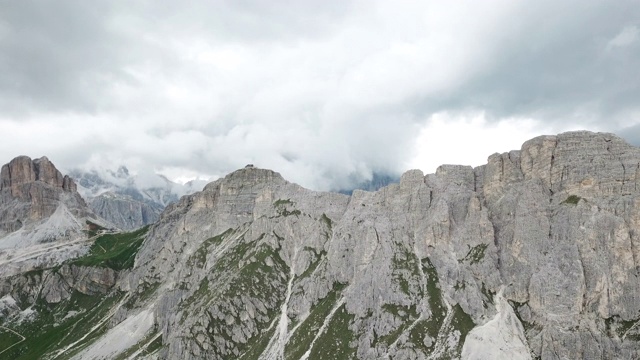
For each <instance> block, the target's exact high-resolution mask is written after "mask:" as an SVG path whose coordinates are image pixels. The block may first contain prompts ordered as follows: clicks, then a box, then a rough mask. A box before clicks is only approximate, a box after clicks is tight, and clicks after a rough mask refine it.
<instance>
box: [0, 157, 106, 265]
mask: <svg viewBox="0 0 640 360" xmlns="http://www.w3.org/2000/svg"><path fill="white" fill-rule="evenodd" d="M0 179H1V182H0V276H6V275H8V274H15V273H18V272H20V271H27V270H30V269H31V268H33V267H36V266H39V265H42V264H55V263H57V262H59V261H60V260H61V259H66V258H69V257H73V256H78V254H79V253H81V252H82V251H83V249H84V250H86V248H87V246H88V244H86V241H87V234H86V232H85V230H86V229H88V221H89V222H91V223H92V224H94V226H97V225H98V224H99V225H101V226H103V227H105V226H108V224H107V223H105V222H104V221H102V220H101V219H99V218H97V217H96V216H95V215H94V214H93V212H91V210H90V209H89V208H88V207H87V205H86V204H85V202H84V200H83V199H82V197H81V196H80V194H78V192H77V191H76V190H77V187H76V184H75V182H74V181H73V180H72V179H71V178H70V177H68V176H63V175H62V174H61V173H60V171H58V170H57V169H56V168H55V166H54V165H53V164H52V163H51V162H50V161H49V159H47V158H46V157H42V158H40V159H35V160H32V159H31V158H29V157H27V156H20V157H17V158H15V159H13V160H11V161H10V162H9V163H8V164H6V165H4V166H3V167H2V170H1V171H0Z"/></svg>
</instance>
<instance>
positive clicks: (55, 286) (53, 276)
mask: <svg viewBox="0 0 640 360" xmlns="http://www.w3.org/2000/svg"><path fill="white" fill-rule="evenodd" d="M117 275H118V273H117V272H116V271H115V270H113V269H110V268H106V267H100V268H98V267H88V266H76V265H62V266H60V267H59V268H53V269H45V270H35V271H30V272H27V273H24V274H20V275H15V276H12V277H8V278H5V279H2V280H0V294H2V295H1V296H0V297H5V296H10V297H11V298H13V299H16V300H17V301H18V302H19V304H18V305H19V306H21V307H23V308H26V307H28V306H30V305H33V304H35V303H36V302H37V300H43V301H46V303H48V304H57V303H59V302H61V301H64V300H68V299H69V298H71V295H72V294H73V293H74V292H78V293H81V294H84V295H89V296H95V295H106V294H107V293H108V292H109V290H111V289H112V288H113V286H114V285H115V284H116V279H117Z"/></svg>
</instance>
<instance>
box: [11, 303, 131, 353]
mask: <svg viewBox="0 0 640 360" xmlns="http://www.w3.org/2000/svg"><path fill="white" fill-rule="evenodd" d="M123 296H124V294H123V293H113V294H111V295H107V296H104V295H94V296H90V295H85V294H82V293H79V292H74V293H73V294H72V295H71V298H70V299H68V300H63V301H61V302H60V303H58V304H48V303H46V302H44V301H43V300H38V301H37V302H36V304H35V305H33V307H32V310H34V311H36V312H37V316H35V317H26V318H25V319H23V320H22V321H20V322H16V323H9V324H4V326H6V327H7V328H10V329H11V330H14V331H16V332H17V333H19V334H21V335H22V336H24V337H25V340H24V341H22V342H20V343H19V344H18V345H16V346H14V347H11V348H9V346H10V345H11V344H9V342H8V341H5V336H4V335H5V334H4V333H2V340H1V341H0V351H3V350H6V349H8V350H7V351H6V352H3V353H0V358H2V359H16V360H18V359H41V358H43V357H44V355H45V354H48V353H50V352H54V351H56V350H60V349H64V348H65V347H67V346H69V345H71V344H74V343H75V342H76V341H77V342H78V343H76V344H75V345H74V346H73V348H72V350H69V352H65V353H60V354H59V355H58V356H55V358H56V359H67V358H70V357H71V356H72V355H74V354H75V353H77V352H79V351H80V350H81V349H82V348H83V345H86V344H89V343H90V342H91V341H92V340H95V339H96V338H97V337H98V336H99V335H102V334H104V333H105V332H106V330H107V325H108V321H103V322H101V320H102V319H104V318H105V317H106V316H107V315H108V313H109V311H110V310H111V309H112V308H113V307H114V306H115V305H116V304H117V303H118V301H119V300H121V299H122V297H123Z"/></svg>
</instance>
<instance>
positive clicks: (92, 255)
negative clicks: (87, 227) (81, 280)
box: [71, 225, 149, 270]
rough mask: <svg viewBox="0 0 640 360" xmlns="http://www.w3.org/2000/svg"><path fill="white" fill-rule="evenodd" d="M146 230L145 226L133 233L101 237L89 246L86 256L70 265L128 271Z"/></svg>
mask: <svg viewBox="0 0 640 360" xmlns="http://www.w3.org/2000/svg"><path fill="white" fill-rule="evenodd" d="M148 230H149V226H148V225H147V226H145V227H143V228H140V229H138V230H136V231H133V232H128V233H120V234H105V235H102V236H100V237H99V238H97V239H96V241H95V242H94V243H93V245H91V248H90V249H89V253H88V254H87V255H85V256H83V257H80V258H77V259H74V260H72V261H71V264H74V265H80V266H96V267H108V268H111V269H114V270H124V269H130V268H132V267H133V261H134V259H135V257H136V254H137V253H138V250H139V249H140V245H142V241H143V240H144V235H145V234H146V233H147V231H148Z"/></svg>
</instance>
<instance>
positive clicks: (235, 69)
mask: <svg viewBox="0 0 640 360" xmlns="http://www.w3.org/2000/svg"><path fill="white" fill-rule="evenodd" d="M639 69H640V4H639V3H638V2H637V1H625V0H620V1H584V0H579V1H557V0H554V1H515V0H505V1H398V0H393V1H372V0H364V1H346V0H322V1H319V0H317V1H293V0H292V1H273V0H263V1H256V0H244V1H238V0H236V1H210V0H209V1H180V2H179V1H174V2H169V1H150V0H149V1H85V0H77V1H66V0H61V1H29V0H20V1H2V2H0V134H1V135H2V140H1V141H0V162H2V163H6V162H8V161H9V160H10V159H12V158H13V157H15V156H17V155H21V154H24V155H29V156H31V157H39V156H42V155H46V156H48V157H49V158H50V159H51V160H52V161H53V162H54V163H55V164H57V165H58V167H60V168H62V169H67V170H68V169H71V168H92V167H102V168H104V167H110V168H115V167H117V166H118V165H126V166H128V167H129V168H130V170H131V171H132V172H139V173H144V172H149V171H156V172H159V173H162V174H165V175H167V176H169V177H170V178H173V179H179V180H184V179H188V178H193V177H197V176H200V177H205V178H210V177H211V178H213V177H217V176H221V175H224V174H226V173H227V172H230V171H233V170H235V169H237V168H239V167H242V166H244V165H245V164H248V163H253V164H255V165H256V166H259V167H264V168H271V169H274V170H276V171H279V172H280V173H282V174H283V175H284V176H285V177H286V178H287V179H289V180H291V181H295V182H298V183H300V184H302V185H304V186H307V187H310V188H313V189H322V190H326V189H331V188H344V187H348V186H349V184H350V183H352V182H354V181H360V180H365V179H367V178H368V177H370V176H371V174H372V173H373V172H378V173H386V174H400V173H401V172H403V171H405V170H407V169H410V168H420V169H422V170H423V171H425V172H433V171H435V169H436V167H437V166H438V165H439V164H442V163H458V164H465V165H467V164H468V165H474V166H475V165H480V164H482V163H484V162H485V161H486V158H487V157H488V156H489V155H491V154H492V153H494V152H505V151H509V150H512V149H519V148H520V145H521V144H522V142H524V141H525V140H527V139H529V138H531V137H534V136H537V135H541V134H551V133H557V132H562V131H567V130H575V129H588V130H594V131H608V132H614V133H617V134H619V135H621V136H623V137H625V138H627V140H629V141H630V142H631V143H634V144H636V145H638V144H640V70H639Z"/></svg>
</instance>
